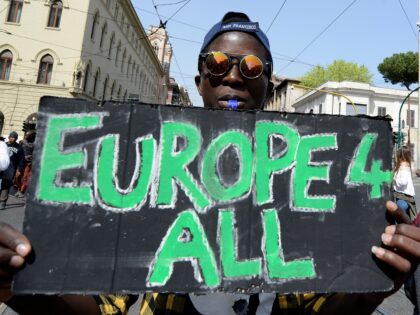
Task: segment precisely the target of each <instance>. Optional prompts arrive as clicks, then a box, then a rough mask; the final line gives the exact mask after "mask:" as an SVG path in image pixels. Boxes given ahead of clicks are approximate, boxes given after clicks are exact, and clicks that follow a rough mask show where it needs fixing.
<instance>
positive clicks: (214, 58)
mask: <svg viewBox="0 0 420 315" xmlns="http://www.w3.org/2000/svg"><path fill="white" fill-rule="evenodd" d="M232 59H237V60H238V61H239V65H238V66H239V72H240V73H241V75H242V76H243V77H244V78H246V79H251V80H253V79H258V78H259V77H260V76H261V75H262V74H263V73H264V70H265V69H271V63H270V62H265V64H264V63H263V61H262V60H261V59H260V58H258V57H257V56H254V55H231V54H228V53H224V52H221V51H212V52H207V53H201V54H200V57H199V60H198V61H199V67H198V70H199V71H200V69H201V63H202V61H203V60H204V64H205V65H206V68H207V70H208V71H209V73H210V74H211V75H213V76H216V77H218V76H222V75H225V74H226V73H228V72H229V71H230V69H231V68H232Z"/></svg>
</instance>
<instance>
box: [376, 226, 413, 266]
mask: <svg viewBox="0 0 420 315" xmlns="http://www.w3.org/2000/svg"><path fill="white" fill-rule="evenodd" d="M406 226H407V225H406ZM381 239H382V243H384V245H386V246H388V247H390V248H394V249H396V250H397V251H398V253H399V254H400V255H404V256H407V258H410V260H412V261H413V262H415V263H418V262H419V261H420V244H419V243H418V242H417V241H416V240H414V239H412V238H410V237H406V236H404V235H400V234H388V233H383V234H382V236H381Z"/></svg>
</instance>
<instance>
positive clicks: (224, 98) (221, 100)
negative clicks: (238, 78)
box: [217, 95, 245, 108]
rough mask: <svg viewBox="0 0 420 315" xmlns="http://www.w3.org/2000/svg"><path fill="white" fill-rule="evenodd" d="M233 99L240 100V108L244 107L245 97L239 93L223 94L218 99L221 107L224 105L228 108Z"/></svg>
mask: <svg viewBox="0 0 420 315" xmlns="http://www.w3.org/2000/svg"><path fill="white" fill-rule="evenodd" d="M232 100H236V101H237V102H238V108H243V107H244V105H245V99H244V98H242V97H239V96H237V95H223V96H222V97H219V98H218V99H217V101H218V103H219V105H220V107H223V108H228V107H229V101H232Z"/></svg>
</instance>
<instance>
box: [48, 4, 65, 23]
mask: <svg viewBox="0 0 420 315" xmlns="http://www.w3.org/2000/svg"><path fill="white" fill-rule="evenodd" d="M62 11H63V3H62V2H61V1H54V2H53V3H52V4H51V7H50V17H49V19H48V27H60V21H61V13H62Z"/></svg>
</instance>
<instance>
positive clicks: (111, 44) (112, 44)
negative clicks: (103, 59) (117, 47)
mask: <svg viewBox="0 0 420 315" xmlns="http://www.w3.org/2000/svg"><path fill="white" fill-rule="evenodd" d="M114 42H115V34H112V36H111V39H110V40H109V50H108V58H111V52H112V47H113V46H114Z"/></svg>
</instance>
